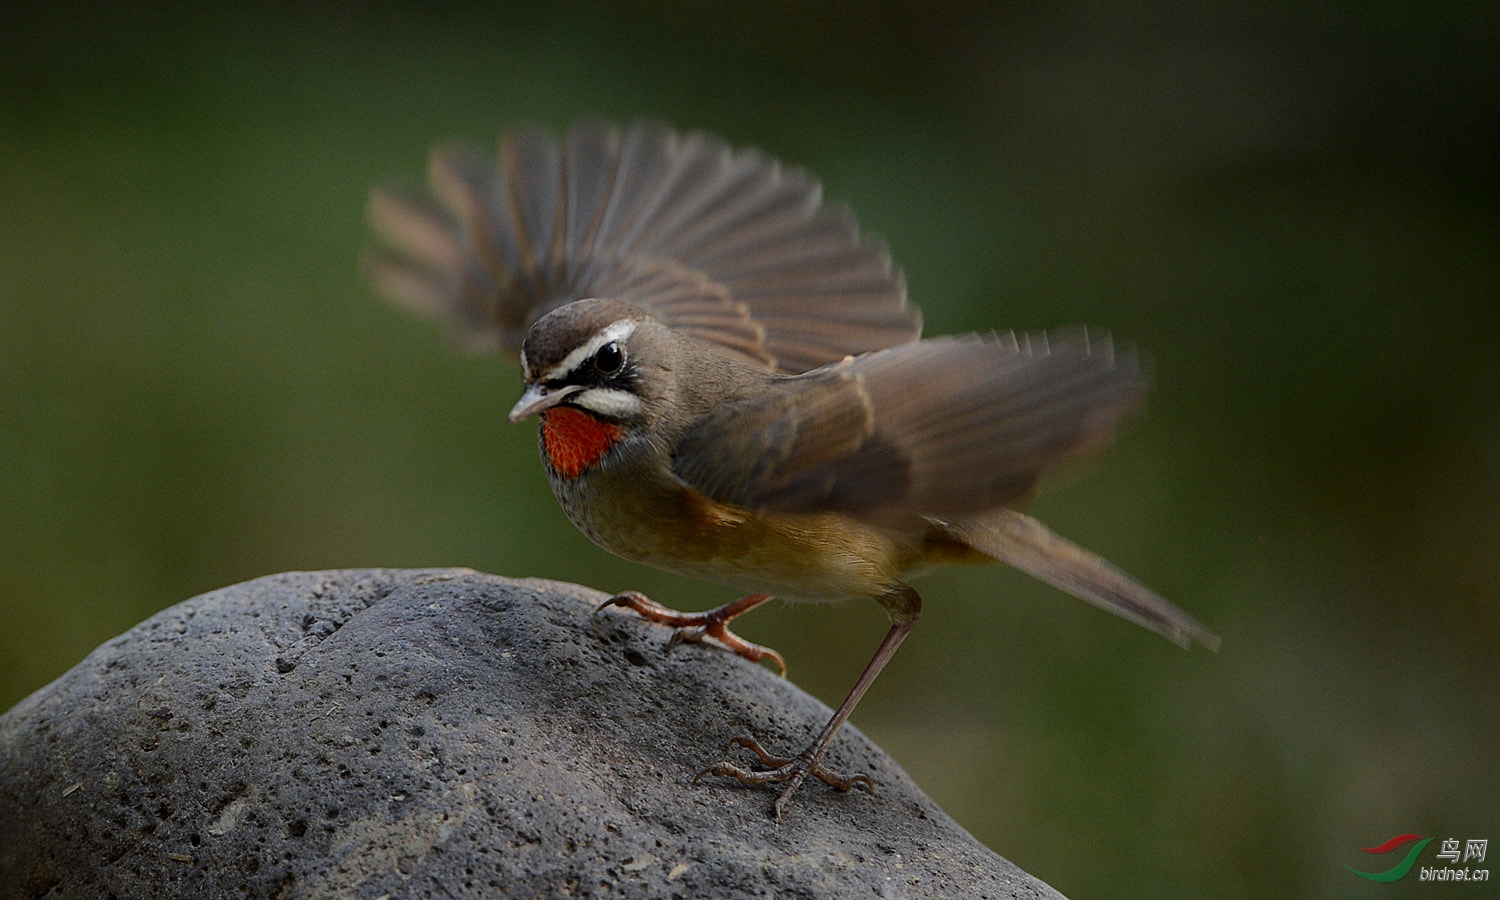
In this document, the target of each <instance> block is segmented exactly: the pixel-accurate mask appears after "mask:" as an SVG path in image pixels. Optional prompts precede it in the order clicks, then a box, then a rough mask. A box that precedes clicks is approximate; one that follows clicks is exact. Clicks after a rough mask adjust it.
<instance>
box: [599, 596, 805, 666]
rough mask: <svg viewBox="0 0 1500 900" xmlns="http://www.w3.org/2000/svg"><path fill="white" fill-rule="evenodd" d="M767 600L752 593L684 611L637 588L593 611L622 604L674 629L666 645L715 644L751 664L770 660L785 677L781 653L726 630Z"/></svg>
mask: <svg viewBox="0 0 1500 900" xmlns="http://www.w3.org/2000/svg"><path fill="white" fill-rule="evenodd" d="M767 599H769V598H767V597H766V596H765V595H764V594H751V595H749V596H747V597H742V598H740V599H739V600H736V601H734V602H733V603H728V604H725V605H724V606H721V607H719V608H718V609H711V610H708V611H707V612H701V613H683V612H678V611H677V610H675V609H669V608H667V607H665V606H662V605H661V604H660V603H657V602H656V601H655V600H652V599H651V598H649V597H647V596H646V595H644V594H641V593H639V592H637V591H625V592H624V593H620V594H616V595H614V596H613V597H610V598H609V599H608V600H605V601H604V602H603V603H601V604H599V606H598V607H597V608H595V610H594V612H595V613H598V612H600V611H602V610H604V609H606V608H608V607H611V606H623V607H625V608H627V609H630V610H633V611H635V612H636V613H637V614H638V615H639V616H640V617H641V618H643V619H646V620H648V621H651V622H657V623H659V624H662V625H666V626H668V627H669V628H673V629H675V630H674V631H673V632H672V638H671V640H669V641H667V647H668V648H671V647H672V645H674V644H676V643H678V642H679V641H686V642H688V643H693V644H716V645H718V646H720V647H723V648H724V649H725V650H728V651H730V652H731V653H734V654H735V655H737V656H742V657H744V658H745V659H748V660H750V661H751V662H753V663H758V662H760V661H761V660H765V659H769V660H770V661H771V662H773V663H775V664H776V668H777V669H779V670H780V671H781V675H782V677H783V678H784V677H786V661H785V660H784V659H782V658H781V654H780V653H777V652H776V651H775V650H772V649H771V648H770V647H763V646H761V645H760V644H755V643H751V642H750V641H747V640H745V639H744V638H742V637H740V636H739V635H737V634H735V633H734V632H732V631H730V630H729V623H730V622H731V621H733V620H734V618H735V617H736V616H738V615H740V614H742V613H745V612H748V611H749V610H751V609H754V608H755V607H757V606H759V605H760V604H761V603H764V602H765V601H766V600H767Z"/></svg>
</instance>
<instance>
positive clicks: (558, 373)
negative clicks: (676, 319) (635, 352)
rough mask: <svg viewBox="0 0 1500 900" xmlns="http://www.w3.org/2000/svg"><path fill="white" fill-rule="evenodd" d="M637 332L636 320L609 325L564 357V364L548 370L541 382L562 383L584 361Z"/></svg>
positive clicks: (561, 363) (624, 320)
mask: <svg viewBox="0 0 1500 900" xmlns="http://www.w3.org/2000/svg"><path fill="white" fill-rule="evenodd" d="M634 332H635V320H634V319H619V320H616V321H614V322H611V323H609V324H608V325H606V326H604V327H603V328H601V329H600V330H599V333H598V334H595V335H594V336H593V337H591V338H589V339H588V340H586V341H584V342H583V343H582V344H580V345H578V346H577V347H575V348H573V352H572V353H569V354H568V355H567V356H564V357H563V360H562V362H560V363H558V364H557V365H555V366H553V367H552V368H550V369H548V370H547V374H546V375H544V376H542V378H541V379H540V380H541V381H560V380H562V379H563V378H566V377H567V376H568V373H570V372H572V371H573V370H574V369H576V368H578V367H579V366H580V365H582V364H583V361H584V360H586V359H590V358H592V357H593V355H594V354H595V353H598V352H599V348H600V347H603V346H604V345H605V344H607V343H609V342H610V341H624V340H625V339H626V338H628V337H630V335H631V334H633V333H634Z"/></svg>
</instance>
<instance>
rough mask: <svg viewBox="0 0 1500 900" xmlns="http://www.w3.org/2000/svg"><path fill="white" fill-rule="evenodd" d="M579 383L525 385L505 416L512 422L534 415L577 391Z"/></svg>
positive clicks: (579, 387)
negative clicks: (556, 386)
mask: <svg viewBox="0 0 1500 900" xmlns="http://www.w3.org/2000/svg"><path fill="white" fill-rule="evenodd" d="M580 389H581V386H580V385H576V384H567V385H563V386H562V387H559V388H549V387H547V386H546V385H545V384H541V383H537V384H530V385H527V386H526V392H525V393H523V394H522V395H521V399H520V400H517V401H516V405H515V406H512V407H511V408H510V415H509V416H508V417H507V418H509V419H510V421H511V422H512V423H515V422H519V421H521V420H522V419H525V418H528V417H530V416H534V415H536V414H537V413H539V412H543V411H545V410H548V409H551V408H552V407H554V406H556V405H557V404H559V403H561V402H563V401H564V400H566V399H567V398H568V397H569V396H570V395H572V394H576V393H578V391H579V390H580Z"/></svg>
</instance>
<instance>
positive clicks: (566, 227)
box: [363, 119, 1219, 821]
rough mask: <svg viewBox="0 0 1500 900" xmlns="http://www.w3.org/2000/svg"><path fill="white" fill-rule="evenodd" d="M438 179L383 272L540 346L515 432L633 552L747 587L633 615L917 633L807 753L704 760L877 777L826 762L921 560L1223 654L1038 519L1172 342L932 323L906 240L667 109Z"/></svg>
mask: <svg viewBox="0 0 1500 900" xmlns="http://www.w3.org/2000/svg"><path fill="white" fill-rule="evenodd" d="M427 182H428V189H427V190H426V191H424V190H421V189H420V188H413V187H403V186H394V187H393V186H386V187H379V188H376V189H375V190H374V191H373V192H372V194H371V197H370V203H369V209H368V212H369V219H370V222H371V226H372V230H373V232H374V233H375V235H376V237H377V242H376V244H375V245H374V246H373V247H372V248H371V249H370V250H368V251H367V252H366V254H365V257H364V259H363V268H364V270H365V272H366V274H367V276H368V278H369V280H370V282H371V284H372V285H373V287H374V289H375V290H376V292H377V293H379V294H381V295H383V296H385V297H386V298H387V299H389V300H390V301H391V302H393V303H395V304H396V305H397V306H399V307H402V308H404V309H406V310H409V311H411V312H413V313H416V314H418V315H421V316H425V317H428V318H430V319H434V320H436V321H438V322H439V323H442V324H443V325H444V326H445V327H446V329H447V331H448V333H449V335H450V337H451V338H452V340H453V341H454V342H455V343H456V344H458V345H459V346H462V347H466V348H470V349H478V350H488V351H496V352H504V353H513V354H519V359H520V363H521V369H522V374H523V378H524V385H523V389H522V394H521V397H520V399H519V400H518V401H517V402H516V403H515V406H514V407H513V408H512V409H511V410H510V413H509V416H508V418H509V421H510V422H512V423H515V422H520V421H522V420H526V419H531V418H536V419H537V420H539V428H538V444H539V449H540V455H541V459H542V465H543V468H544V470H545V472H546V476H547V480H548V482H549V483H550V485H551V488H552V491H553V493H554V495H555V496H556V499H557V501H558V503H559V505H560V506H561V507H562V510H563V512H564V513H565V514H566V516H567V517H568V519H569V520H571V521H572V523H573V524H574V525H575V526H577V528H578V529H579V530H580V531H582V532H583V534H585V535H586V536H587V537H588V538H589V539H591V540H592V541H593V542H594V543H595V544H597V545H599V546H600V547H602V548H604V549H605V550H607V551H609V552H611V553H614V554H616V555H618V556H620V557H623V558H625V559H628V560H633V561H636V562H639V563H643V564H645V565H648V566H653V567H656V568H658V569H662V570H665V571H668V572H672V573H676V574H679V575H683V576H688V577H691V578H696V579H702V580H706V581H710V582H716V583H720V584H724V585H728V586H731V587H733V588H735V589H737V590H739V591H744V592H745V594H744V596H743V597H741V598H740V599H738V600H735V601H733V602H731V603H728V604H725V605H723V606H720V607H718V608H716V609H712V610H708V611H706V612H699V613H683V612H678V611H676V610H672V609H668V608H666V607H664V606H662V605H660V604H657V603H656V602H655V601H652V600H650V599H649V598H647V597H645V596H644V595H642V594H640V593H638V592H633V591H626V592H623V593H620V594H616V595H614V596H612V597H610V598H609V599H608V600H606V601H604V603H602V604H601V605H600V610H602V609H604V608H607V607H611V606H614V607H620V608H624V609H626V610H629V611H631V612H633V613H634V614H636V615H639V616H641V617H644V618H645V619H647V620H650V621H654V622H658V623H661V624H663V625H665V626H669V627H671V628H672V629H673V636H672V642H676V641H678V640H687V641H697V642H707V643H711V644H717V645H719V646H721V647H723V648H725V649H727V650H729V651H732V652H734V653H736V654H738V655H740V656H743V657H745V658H746V659H749V660H751V661H755V662H759V661H762V660H768V661H769V662H770V663H772V664H774V665H776V666H777V667H778V668H779V669H780V670H781V672H782V674H783V675H784V674H785V671H786V666H785V662H784V661H783V659H782V657H781V656H780V654H778V653H777V652H776V651H774V650H772V649H770V648H767V647H763V646H760V645H757V644H754V643H751V642H749V641H746V640H744V639H743V638H741V637H739V636H738V635H736V634H735V633H734V632H733V631H732V630H730V628H729V626H730V623H731V622H732V621H733V620H734V619H735V618H737V617H738V616H740V615H743V614H744V613H746V612H748V611H750V610H751V609H754V608H755V607H757V606H760V605H761V604H762V603H764V602H766V601H767V600H768V599H770V598H772V597H775V598H779V599H782V600H787V601H802V602H827V601H835V600H837V601H845V600H864V601H874V602H875V603H877V604H879V605H880V606H881V607H882V608H883V609H884V610H885V612H886V614H887V616H888V618H889V620H890V627H889V630H888V631H887V633H886V635H885V637H884V639H883V640H882V641H881V643H880V644H879V646H878V648H877V649H876V651H875V654H874V656H873V657H872V658H871V660H870V662H869V664H868V666H867V667H866V668H865V669H864V671H863V673H862V674H861V675H860V676H859V677H858V679H857V680H856V682H855V684H854V687H853V688H852V690H851V691H850V692H849V694H848V696H847V697H846V698H845V699H844V700H843V702H842V703H840V705H839V706H838V708H837V709H836V710H835V711H834V713H833V715H832V716H831V718H830V719H829V720H828V721H827V723H826V724H824V725H823V727H822V728H821V729H820V730H818V731H817V732H816V733H815V735H814V736H813V738H812V740H811V741H810V742H809V743H808V745H807V746H806V747H805V748H803V749H802V750H800V751H799V752H796V753H793V754H790V755H781V754H777V753H773V752H772V751H771V750H769V749H767V748H766V747H764V746H763V745H762V744H761V743H760V742H759V741H757V740H756V739H755V738H754V737H753V736H751V735H742V736H737V737H735V738H734V740H733V741H732V743H731V745H730V750H731V751H732V750H733V749H734V748H735V747H739V748H742V749H744V750H747V751H749V753H751V754H753V755H754V757H755V758H756V762H754V763H751V764H750V765H749V766H748V767H746V766H741V765H738V764H735V763H732V762H730V761H728V760H727V759H726V760H724V761H721V762H719V763H716V764H714V765H712V766H709V767H708V768H706V769H704V770H703V771H701V772H699V773H698V775H697V778H696V779H694V780H695V781H696V780H699V779H703V778H705V777H710V776H714V777H725V778H732V779H736V780H738V781H739V782H742V783H744V784H747V785H776V786H778V789H779V792H778V794H777V797H776V800H775V802H774V804H773V807H772V810H771V811H772V813H773V815H774V816H775V818H776V819H777V820H778V821H779V820H780V819H781V818H782V816H783V815H784V814H785V811H786V809H787V807H788V804H789V802H790V800H791V798H792V796H793V795H794V794H795V793H796V792H797V790H798V789H799V787H800V786H801V785H802V784H803V783H804V781H806V779H808V778H809V777H812V778H817V779H819V780H821V781H823V782H825V783H826V784H828V785H830V786H831V787H833V788H835V789H837V790H839V791H849V790H851V789H853V788H856V787H858V788H861V789H864V790H869V791H873V789H874V786H875V785H874V782H873V780H872V779H871V778H870V777H869V776H868V775H866V774H854V775H845V774H841V773H839V772H836V771H833V770H832V769H830V768H829V767H828V766H826V765H825V764H824V762H823V758H824V754H825V752H826V751H827V750H828V748H829V745H830V744H831V742H832V741H833V739H834V737H835V735H836V734H837V733H838V731H839V729H840V727H841V726H842V725H843V724H844V723H845V721H846V720H847V719H848V718H849V716H850V714H851V713H852V712H853V710H854V708H855V707H856V706H857V705H858V703H859V702H860V699H861V698H862V697H863V696H864V695H865V693H866V691H867V690H868V689H869V688H870V686H871V685H872V684H873V682H874V681H875V680H876V677H877V676H878V675H879V674H880V671H881V669H882V668H883V667H884V666H885V664H886V663H887V662H888V661H889V660H890V659H891V657H892V656H893V655H894V654H895V653H896V651H897V648H898V647H900V645H901V643H902V641H903V640H904V639H905V638H906V637H907V635H908V634H910V632H911V630H912V628H913V627H914V626H915V624H916V622H917V620H918V617H919V614H920V612H921V608H922V598H921V596H920V595H919V594H918V593H917V592H916V591H915V590H914V589H913V588H912V587H911V586H910V582H911V581H912V580H913V579H914V578H916V577H917V576H918V575H920V574H922V573H923V572H926V571H928V570H931V569H933V568H935V567H938V566H942V565H948V564H970V563H982V562H992V561H999V562H1002V563H1006V564H1009V565H1010V566H1013V567H1015V568H1017V569H1020V570H1021V571H1023V572H1026V573H1028V574H1030V575H1032V576H1034V577H1036V578H1038V579H1040V580H1041V581H1043V582H1047V583H1049V584H1051V585H1053V586H1055V587H1057V588H1059V589H1061V590H1063V591H1065V592H1067V593H1069V594H1072V595H1074V596H1076V597H1079V598H1081V599H1083V600H1086V601H1088V602H1091V603H1093V604H1096V605H1098V606H1100V607H1102V608H1104V609H1106V610H1109V611H1111V612H1113V613H1116V614H1118V615H1120V616H1122V617H1124V618H1125V619H1128V620H1130V621H1133V622H1136V623H1138V624H1141V625H1143V626H1145V627H1147V628H1149V629H1151V630H1153V631H1156V632H1158V633H1160V634H1162V635H1164V636H1165V637H1167V638H1169V639H1170V640H1172V641H1174V642H1175V643H1177V644H1179V645H1182V646H1184V647H1188V646H1191V645H1192V644H1194V643H1197V644H1201V645H1205V646H1207V647H1209V648H1210V649H1217V647H1218V644H1219V638H1218V637H1217V636H1216V635H1214V634H1213V633H1212V632H1210V631H1209V630H1208V629H1207V628H1205V627H1204V626H1203V625H1202V624H1200V623H1199V622H1198V621H1197V620H1196V619H1194V618H1193V617H1192V616H1190V615H1189V614H1187V613H1186V612H1184V611H1183V610H1181V609H1180V608H1178V607H1177V606H1175V605H1173V604H1172V603H1170V602H1169V601H1167V600H1165V599H1164V598H1162V597H1161V596H1159V595H1157V594H1156V593H1155V592H1153V591H1152V590H1150V589H1149V588H1147V587H1145V586H1144V585H1142V584H1141V583H1140V582H1138V581H1136V580H1135V579H1133V578H1131V577H1130V576H1129V575H1127V574H1125V573H1124V572H1123V571H1121V570H1120V569H1118V568H1116V567H1115V566H1113V565H1112V564H1110V563H1109V562H1107V561H1106V560H1104V559H1103V558H1102V557H1100V556H1098V555H1097V554H1095V553H1093V552H1091V551H1089V550H1086V549H1084V548H1083V547H1081V546H1079V545H1077V544H1075V543H1073V542H1071V541H1069V540H1067V539H1066V538H1063V537H1061V536H1060V535H1058V534H1056V533H1054V532H1053V531H1051V530H1050V529H1049V528H1047V526H1045V525H1044V524H1042V523H1041V522H1040V521H1038V520H1037V519H1035V518H1033V517H1031V516H1030V515H1027V514H1026V513H1025V512H1023V511H1022V508H1023V507H1024V506H1025V505H1026V503H1027V501H1029V500H1030V499H1031V497H1032V496H1033V495H1034V494H1035V492H1036V490H1037V488H1038V484H1039V481H1040V480H1041V478H1042V476H1043V475H1044V474H1046V473H1049V472H1052V471H1054V470H1056V469H1057V468H1058V467H1059V466H1061V465H1063V464H1065V463H1068V462H1069V461H1071V460H1075V459H1078V458H1080V457H1082V456H1085V455H1087V454H1089V453H1090V452H1091V451H1096V450H1098V449H1099V448H1100V447H1101V446H1102V445H1104V444H1106V443H1108V442H1109V440H1110V439H1111V437H1112V436H1113V434H1114V433H1115V431H1116V430H1117V428H1118V426H1119V425H1120V423H1121V422H1122V421H1123V420H1124V419H1125V418H1126V417H1127V416H1128V415H1129V414H1131V413H1132V412H1133V411H1134V410H1135V409H1137V408H1138V407H1139V406H1140V404H1141V402H1142V399H1143V397H1144V394H1145V392H1146V389H1147V385H1148V377H1147V368H1146V365H1145V363H1144V362H1143V359H1142V358H1141V357H1140V355H1139V354H1137V353H1136V352H1135V351H1134V350H1133V349H1131V348H1130V347H1129V346H1127V345H1120V344H1116V343H1115V342H1114V341H1113V340H1112V338H1111V337H1110V336H1109V334H1108V333H1105V332H1100V331H1098V330H1090V329H1087V328H1081V327H1072V328H1062V329H1055V330H1051V331H1045V332H1034V333H1016V332H987V333H973V334H966V335H955V336H942V337H932V338H926V339H923V338H922V336H921V327H922V326H921V316H920V313H919V311H918V309H917V308H916V307H915V306H914V305H913V304H911V303H910V302H908V298H907V289H906V282H905V278H904V276H903V275H902V273H901V272H900V270H899V269H897V268H896V267H895V266H894V264H893V263H892V261H891V257H890V253H889V251H888V249H887V247H886V245H885V244H884V243H883V242H882V241H880V240H879V239H878V238H875V237H873V236H871V235H869V234H866V233H864V232H862V231H861V230H860V229H859V226H858V224H857V222H856V220H855V218H854V216H853V214H852V213H851V212H850V211H849V210H848V208H847V207H845V206H843V205H840V204H836V203H825V202H824V200H823V197H822V187H821V184H820V183H819V182H818V181H817V180H816V179H815V178H814V177H812V176H811V175H809V174H808V173H807V172H806V171H804V170H803V169H801V168H797V167H790V166H784V165H782V164H781V163H780V162H779V161H777V160H776V159H775V158H773V157H771V156H769V155H767V154H765V153H763V152H761V151H758V150H754V149H737V148H734V147H732V146H730V145H729V144H728V143H727V142H725V141H724V140H722V139H720V138H717V137H714V136H711V135H708V134H706V133H703V132H699V131H694V132H688V133H680V132H678V131H675V130H674V129H673V128H672V127H670V126H668V125H666V124H663V123H661V122H657V121H652V120H640V121H635V122H632V123H629V124H627V125H626V126H624V127H618V126H616V125H614V124H611V123H609V122H606V121H600V120H595V119H585V120H581V121H578V122H575V123H574V124H573V125H572V126H570V127H569V128H568V129H567V131H566V132H565V133H564V135H563V136H562V137H561V139H559V138H556V137H553V136H552V135H551V134H550V133H548V132H547V131H545V130H543V129H541V128H538V127H535V126H520V127H517V128H515V129H513V130H510V131H508V132H507V133H505V134H504V135H502V137H501V138H500V141H499V152H498V160H497V161H496V162H491V161H490V160H488V159H487V158H485V156H484V155H483V154H481V153H480V152H479V151H477V150H476V149H474V148H473V147H472V146H470V145H468V144H464V143H460V142H449V143H443V144H438V145H437V146H435V147H434V148H433V150H432V151H431V154H430V156H429V160H428V170H427Z"/></svg>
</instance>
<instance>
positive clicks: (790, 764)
mask: <svg viewBox="0 0 1500 900" xmlns="http://www.w3.org/2000/svg"><path fill="white" fill-rule="evenodd" d="M881 604H882V605H883V606H885V608H886V611H887V612H889V613H890V615H891V630H890V631H888V632H886V635H885V640H883V641H881V642H880V647H879V648H877V649H876V650H875V656H874V657H873V658H871V660H870V664H869V665H867V666H865V670H864V672H862V673H861V674H860V676H859V680H858V681H856V682H854V689H853V690H851V691H850V692H849V696H847V697H845V698H844V702H843V703H840V704H839V708H838V709H836V710H834V713H833V718H831V719H829V720H828V724H827V725H824V726H823V730H822V731H821V732H819V733H818V736H817V737H816V738H815V739H813V742H812V743H811V744H809V745H808V746H807V747H806V749H804V750H803V751H802V752H801V753H798V754H797V755H796V756H794V757H791V758H790V759H788V758H785V757H779V756H773V755H772V754H771V753H769V752H768V751H767V750H766V749H765V748H764V747H762V746H761V745H760V742H758V741H756V740H755V739H754V738H751V737H737V738H735V739H734V740H733V741H731V742H730V744H729V746H731V747H735V746H739V747H744V748H746V749H748V750H750V752H752V753H754V754H755V755H756V756H758V757H760V761H761V763H762V764H763V765H765V766H767V768H765V769H756V770H754V771H751V770H747V769H742V768H740V767H739V766H736V765H734V764H732V763H729V762H721V763H719V764H718V765H715V766H710V767H709V768H707V769H704V770H703V771H702V772H699V773H698V776H697V778H695V779H693V780H694V781H696V780H698V778H702V777H703V776H705V775H725V776H728V777H730V778H736V779H738V780H739V781H740V783H741V784H752V785H753V784H783V785H785V786H784V787H783V788H782V789H781V794H780V796H778V797H777V798H776V803H775V805H774V806H773V807H772V811H773V812H774V814H775V816H776V820H777V821H778V822H779V821H781V814H782V812H783V811H785V809H786V805H787V802H788V801H790V800H791V799H792V795H793V794H795V793H796V792H797V788H798V787H800V786H801V785H802V782H803V781H805V780H807V776H809V775H811V776H813V777H814V778H817V779H818V780H820V781H822V782H823V783H825V784H828V785H830V786H832V787H834V788H835V789H837V790H840V791H848V790H850V789H852V788H853V787H854V786H855V785H862V786H863V787H864V788H865V790H867V791H872V792H873V791H874V790H875V783H874V782H873V781H871V780H870V776H868V775H864V774H860V775H854V776H852V777H850V776H843V775H839V774H837V773H836V772H833V771H832V770H830V769H829V768H827V767H826V766H824V765H823V763H822V759H823V754H824V753H825V752H827V750H828V745H829V744H830V743H831V742H832V741H833V736H834V735H835V734H837V733H838V730H839V728H841V727H842V726H843V724H844V722H845V721H846V720H847V719H848V718H849V714H850V713H852V712H854V707H856V706H858V705H859V701H860V699H861V698H863V697H864V695H865V691H868V690H869V689H870V685H872V684H874V683H875V678H876V677H877V676H878V675H880V670H881V669H883V668H885V664H886V663H888V662H890V660H891V657H892V656H894V655H896V648H898V647H900V646H901V642H902V641H904V640H906V636H907V635H908V634H910V633H911V630H912V628H914V627H915V626H916V624H917V614H918V613H919V612H920V611H921V608H922V599H921V598H920V597H918V596H917V592H916V591H914V590H912V589H911V588H909V587H904V586H903V587H902V588H900V589H898V590H896V591H893V592H892V593H891V594H889V595H887V596H886V597H883V598H881Z"/></svg>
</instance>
